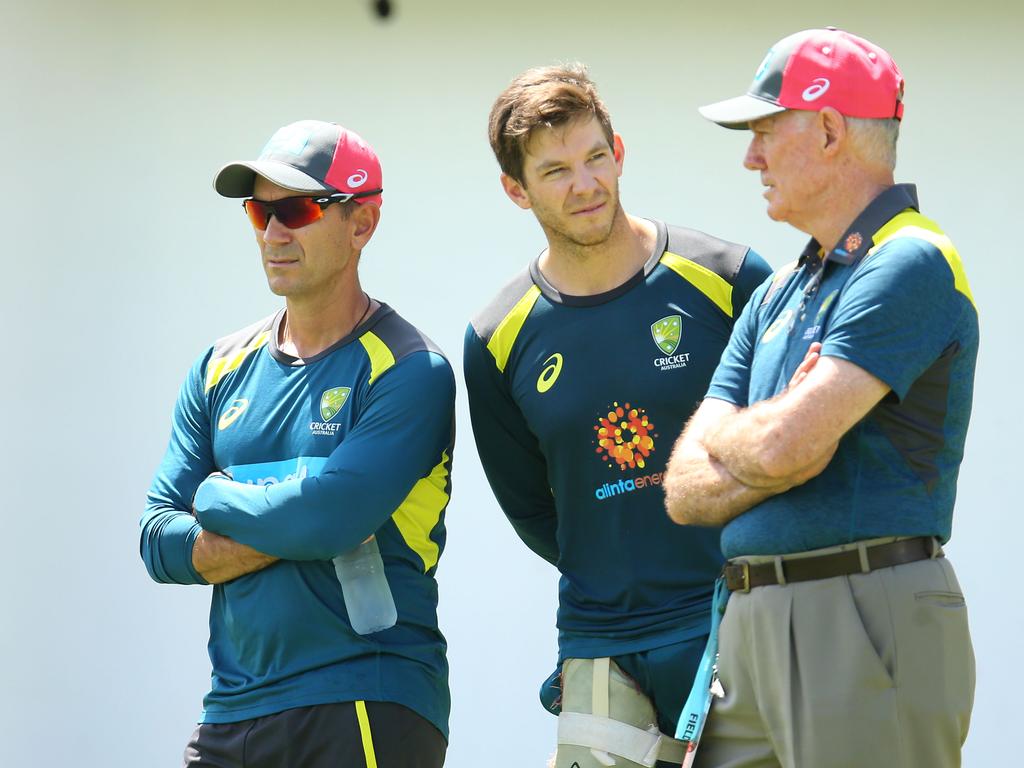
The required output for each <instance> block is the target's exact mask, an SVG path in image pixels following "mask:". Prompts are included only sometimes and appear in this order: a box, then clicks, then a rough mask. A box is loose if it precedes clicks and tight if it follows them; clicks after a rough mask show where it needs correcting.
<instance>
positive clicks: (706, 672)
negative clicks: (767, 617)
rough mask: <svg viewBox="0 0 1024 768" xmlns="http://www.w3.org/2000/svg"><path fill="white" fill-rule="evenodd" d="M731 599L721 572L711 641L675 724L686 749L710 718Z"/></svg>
mask: <svg viewBox="0 0 1024 768" xmlns="http://www.w3.org/2000/svg"><path fill="white" fill-rule="evenodd" d="M728 602H729V590H728V588H726V586H725V577H724V576H719V577H718V580H717V581H715V596H714V599H713V600H712V601H711V631H710V632H709V633H708V644H707V647H705V648H704V655H703V656H702V657H701V660H700V666H699V667H697V674H696V675H695V676H694V678H693V687H692V688H691V689H690V695H689V696H687V697H686V704H684V705H683V711H682V713H680V715H679V724H678V725H677V726H676V738H677V739H679V740H680V741H683V742H686V744H687V752H688V753H692V752H693V751H694V750H695V749H696V748H697V742H698V741H699V740H700V734H701V731H703V730H704V723H705V722H706V721H707V717H708V711H709V710H710V709H711V698H712V694H711V686H712V685H713V684H714V682H715V681H716V680H717V679H718V625H719V624H720V623H721V621H722V614H724V613H725V605H726V603H728Z"/></svg>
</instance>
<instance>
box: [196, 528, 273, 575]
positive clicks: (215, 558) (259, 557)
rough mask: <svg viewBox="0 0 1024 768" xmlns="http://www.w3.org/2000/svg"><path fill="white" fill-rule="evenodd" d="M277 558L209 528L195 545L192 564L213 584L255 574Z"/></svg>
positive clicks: (200, 535) (201, 534) (202, 533)
mask: <svg viewBox="0 0 1024 768" xmlns="http://www.w3.org/2000/svg"><path fill="white" fill-rule="evenodd" d="M277 559H278V558H276V557H272V556H270V555H265V554H263V553H262V552H259V551H257V550H255V549H253V548H252V547H248V546H246V545H245V544H239V543H238V542H237V541H233V540H232V539H229V538H228V537H227V536H221V535H219V534H216V533H211V532H210V531H202V532H200V534H199V536H197V537H196V540H195V545H194V546H193V547H192V567H193V568H195V569H196V571H197V572H198V573H199V575H200V576H202V577H203V578H204V579H206V581H208V582H209V583H210V584H223V583H224V582H226V581H231V580H233V579H237V578H238V577H239V576H245V575H246V574H247V573H255V572H256V571H260V570H263V569H264V568H266V567H267V566H268V565H271V564H273V563H275V562H277Z"/></svg>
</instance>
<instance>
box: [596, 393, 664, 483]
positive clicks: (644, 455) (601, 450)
mask: <svg viewBox="0 0 1024 768" xmlns="http://www.w3.org/2000/svg"><path fill="white" fill-rule="evenodd" d="M594 432H595V433H596V434H595V440H594V444H595V445H596V446H597V447H596V453H597V455H598V458H599V459H600V460H601V461H602V462H604V463H605V465H606V466H608V467H609V468H611V469H614V468H615V467H618V468H619V470H620V471H622V472H625V471H626V470H629V469H644V468H645V467H646V466H647V459H648V458H649V457H650V455H651V453H653V452H654V439H655V438H656V437H657V436H658V434H657V433H656V432H655V431H654V424H653V422H651V420H650V417H649V416H648V414H647V412H646V411H645V410H644V409H643V408H636V407H634V406H632V405H630V404H629V403H623V404H622V405H619V404H618V403H617V402H616V403H612V405H611V407H610V408H609V410H608V413H607V414H606V415H604V416H601V417H599V418H598V420H597V424H596V425H595V426H594ZM661 474H662V473H661V472H654V473H652V474H649V475H641V476H640V477H631V478H629V479H628V480H627V479H620V480H618V481H617V482H612V483H603V484H602V485H601V487H599V488H597V489H596V490H595V491H594V496H595V497H597V499H598V500H599V501H604V500H605V499H607V498H610V497H612V496H618V495H619V494H622V493H632V492H633V491H635V490H638V489H641V488H648V487H650V486H654V485H660V484H661Z"/></svg>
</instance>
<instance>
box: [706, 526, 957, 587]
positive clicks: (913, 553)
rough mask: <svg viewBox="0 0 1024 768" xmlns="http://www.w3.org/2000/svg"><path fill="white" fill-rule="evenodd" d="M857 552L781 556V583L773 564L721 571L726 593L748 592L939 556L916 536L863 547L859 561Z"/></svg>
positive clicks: (936, 547) (727, 566)
mask: <svg viewBox="0 0 1024 768" xmlns="http://www.w3.org/2000/svg"><path fill="white" fill-rule="evenodd" d="M861 551H862V549H861V548H855V549H849V550H847V551H845V552H834V553H832V554H828V555H819V556H817V557H799V558H792V559H789V560H786V559H785V557H784V556H783V559H782V561H781V563H780V564H779V565H780V567H781V569H782V576H783V578H782V579H779V573H778V571H777V570H776V564H775V562H774V561H771V562H766V563H758V564H756V565H751V564H750V563H738V562H737V563H731V562H730V563H726V564H725V568H724V570H723V575H724V576H725V586H726V587H728V589H729V591H730V592H749V591H750V590H751V589H753V588H754V587H764V586H766V585H769V584H783V583H784V584H789V583H790V582H794V581H814V580H816V579H831V578H832V577H834V576H848V575H850V574H853V573H867V572H868V571H874V570H876V569H878V568H889V567H891V566H894V565H903V564H904V563H913V562H916V561H917V560H926V559H928V558H931V557H942V556H943V552H942V549H941V548H940V547H939V544H938V542H937V541H936V540H935V539H934V538H932V537H931V536H919V537H917V538H916V539H902V540H900V541H893V542H890V543H888V544H875V545H874V546H868V547H863V553H864V555H865V557H864V559H863V560H862V559H861Z"/></svg>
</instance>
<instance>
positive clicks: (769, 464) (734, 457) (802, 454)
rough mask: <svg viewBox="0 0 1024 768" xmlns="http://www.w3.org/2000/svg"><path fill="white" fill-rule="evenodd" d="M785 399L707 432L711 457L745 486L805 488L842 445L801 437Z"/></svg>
mask: <svg viewBox="0 0 1024 768" xmlns="http://www.w3.org/2000/svg"><path fill="white" fill-rule="evenodd" d="M785 396H786V393H783V394H782V395H779V396H777V397H774V398H772V399H771V400H765V401H763V402H761V403H757V404H755V405H753V406H750V407H749V408H744V409H743V410H740V411H737V412H736V413H731V414H728V415H726V416H723V417H722V418H721V419H720V420H719V421H718V422H717V423H716V424H713V425H711V426H709V427H708V428H707V429H706V431H705V432H704V435H703V439H702V442H703V444H704V445H705V446H706V449H707V451H708V453H709V454H710V455H711V456H713V457H714V458H715V459H716V460H717V461H719V462H721V464H722V465H723V466H724V467H725V469H726V470H727V471H728V472H729V474H731V475H732V476H733V477H735V478H736V479H737V480H739V481H740V482H741V483H743V484H744V485H746V486H749V487H751V488H777V487H779V486H785V487H792V486H794V485H800V484H801V483H804V482H806V481H807V480H808V479H810V477H813V476H814V475H817V474H818V473H819V472H821V470H823V469H824V468H825V467H826V466H827V465H828V462H829V460H830V459H831V458H832V455H833V454H834V453H835V450H836V446H837V443H834V442H833V443H828V444H825V445H821V444H820V443H815V442H813V441H809V440H805V439H802V437H801V435H799V434H796V431H795V430H794V429H793V428H792V427H791V425H790V423H789V421H788V420H787V419H786V418H785V410H786V408H787V403H785V402H784V401H783V398H784V397H785ZM815 470H816V471H815ZM809 472H813V474H808V473H809ZM775 492H776V493H778V491H775Z"/></svg>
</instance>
